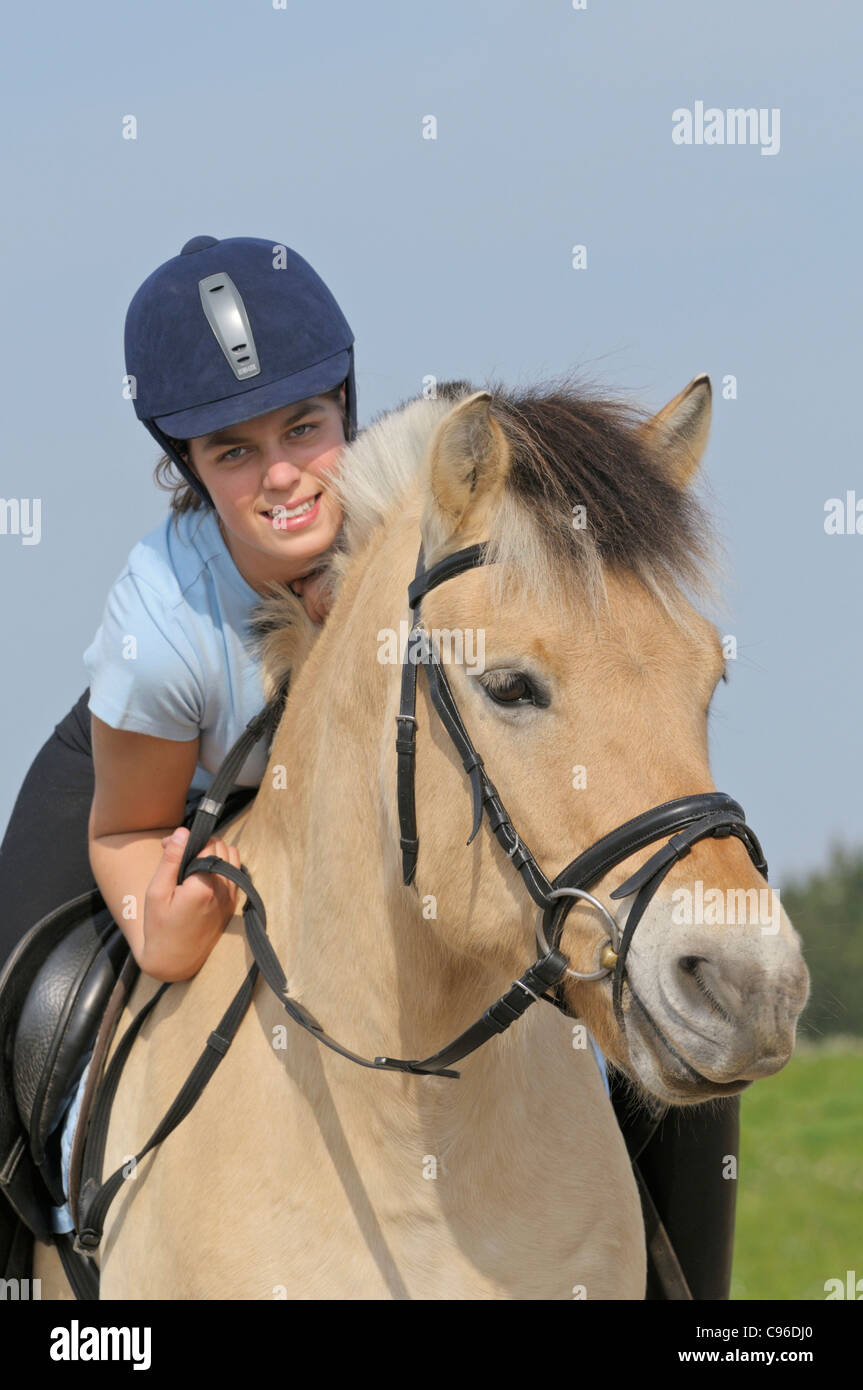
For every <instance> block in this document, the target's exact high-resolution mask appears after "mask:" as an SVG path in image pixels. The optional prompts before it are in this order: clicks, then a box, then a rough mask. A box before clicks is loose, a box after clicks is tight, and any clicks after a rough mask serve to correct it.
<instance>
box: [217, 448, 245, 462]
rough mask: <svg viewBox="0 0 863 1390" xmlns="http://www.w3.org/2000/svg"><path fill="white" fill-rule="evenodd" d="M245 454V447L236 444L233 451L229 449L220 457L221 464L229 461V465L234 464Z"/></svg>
mask: <svg viewBox="0 0 863 1390" xmlns="http://www.w3.org/2000/svg"><path fill="white" fill-rule="evenodd" d="M243 452H244V447H243V445H242V444H235V445H234V447H233V449H228V450H227V451H226V452H225V453H224V454H220V455H219V463H224V462H225V460H227V461H228V463H234V462H236V460H237V459H238V458H239V457H240V454H242V453H243Z"/></svg>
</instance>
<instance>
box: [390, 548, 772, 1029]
mask: <svg viewBox="0 0 863 1390" xmlns="http://www.w3.org/2000/svg"><path fill="white" fill-rule="evenodd" d="M486 563H488V560H487V557H486V547H485V546H484V545H472V546H468V547H466V548H465V549H464V550H459V551H456V552H455V553H454V554H452V555H448V556H446V558H445V559H443V560H441V561H440V562H439V563H438V564H436V565H432V567H431V569H430V570H426V569H425V568H424V565H423V551H422V546H420V553H419V558H418V560H417V569H416V575H415V577H414V580H413V583H412V584H411V585H410V586H409V588H408V601H409V603H410V606H411V608H412V610H413V615H414V621H413V626H412V628H411V631H410V634H409V636H408V644H407V648H406V651H405V660H404V663H403V666H402V684H401V703H400V706H399V712H398V714H397V715H396V722H397V724H398V728H399V733H398V737H397V739H396V752H397V759H398V769H397V782H398V798H397V799H398V814H399V833H400V844H401V851H402V879H403V882H404V883H405V884H410V883H412V882H414V875H415V873H416V866H417V857H418V854H419V838H418V836H417V826H416V808H415V799H414V780H415V767H416V729H417V721H416V691H417V667H418V665H419V664H422V665H423V666H425V668H426V671H427V672H428V681H429V693H430V695H431V700H432V704H433V705H434V707H435V709H436V710H437V712H438V715H439V716H440V719H441V722H442V724H443V726H444V728H445V729H446V731H447V733H448V734H449V736H450V738H451V740H452V742H453V744H454V745H455V749H456V752H457V753H458V755H459V757H460V758H461V761H462V766H463V767H464V770H465V772H466V773H467V774H468V777H469V778H470V783H471V790H472V793H473V828H472V830H471V833H470V837H469V838H468V841H467V843H468V844H470V843H471V841H472V840H473V838H474V836H475V835H476V834H477V832H478V830H479V828H480V825H481V824H482V816H483V811H485V814H486V816H487V817H488V823H489V826H490V828H491V830H492V831H493V833H494V835H495V837H496V838H497V841H498V843H499V844H500V846H501V848H502V849H503V850H504V851H505V853H506V856H507V858H508V859H509V860H510V862H511V863H512V864H513V865H514V867H515V868H516V869H517V871H518V872H519V873H520V874H521V876H522V879H523V881H524V884H525V887H526V888H527V891H528V893H529V894H530V896H531V897H532V898H533V900H534V902H535V903H536V905H537V908H538V912H537V925H536V940H537V948H538V950H539V951H540V953H541V954H540V958H539V959H538V960H537V961H536V963H535V964H534V966H533V969H534V970H537V971H538V970H541V971H543V972H544V973H548V972H549V971H550V970H552V969H555V968H556V967H557V965H558V961H559V958H560V951H559V946H560V939H561V936H562V934H563V927H564V923H565V921H566V917H567V914H568V913H569V912H570V910H571V909H572V906H573V904H574V902H576V901H578V900H582V899H586V900H587V901H589V902H590V903H592V904H593V906H594V907H596V908H597V910H598V911H599V912H600V913H601V914H602V915H603V917H604V919H605V921H606V923H607V925H608V927H609V938H608V941H607V942H606V943H605V944H604V946H603V947H602V948H601V950H600V959H599V965H600V968H599V969H598V970H595V971H592V972H590V973H581V972H579V971H576V970H572V969H571V968H570V967H569V966H568V965H565V966H564V969H563V970H562V971H561V972H560V975H559V976H558V979H557V980H556V981H555V985H556V986H559V984H560V980H561V979H562V976H563V975H564V974H569V975H571V976H573V977H575V978H576V979H579V980H600V979H603V978H604V977H605V976H607V975H609V974H613V981H612V1000H613V1004H614V1012H615V1017H616V1018H617V1022H618V1025H619V1027H620V1028H621V1029H623V1027H624V1020H623V982H624V974H625V970H626V959H627V956H628V955H629V948H630V946H631V944H632V938H633V935H634V932H635V929H636V927H637V926H638V923H639V922H640V921H641V919H642V917H643V916H644V913H645V911H646V909H647V907H648V905H649V903H650V900H651V898H652V897H653V895H654V893H655V892H656V890H657V888H658V887H659V885H660V883H661V882H662V880H663V879H664V878H665V876H666V874H667V873H668V872H669V870H670V869H671V868H672V866H673V865H674V864H675V863H676V862H677V861H678V860H679V859H682V858H683V857H684V855H687V854H688V853H689V851H690V849H691V848H692V846H693V845H694V844H697V843H698V841H699V840H705V839H708V838H710V837H716V838H717V839H722V838H724V837H727V836H729V835H735V836H736V837H737V838H738V839H739V840H741V841H742V842H743V844H744V845H745V847H746V850H747V853H748V854H749V857H750V859H751V860H752V863H753V864H754V865H755V868H756V869H757V871H758V873H760V874H762V875H763V876H764V877H765V878H766V877H767V862H766V860H765V858H764V854H763V852H762V849H761V845H760V844H759V842H758V838H757V836H756V835H755V833H754V832H753V831H752V830H751V829H750V828H749V826H748V825H747V824H746V815H745V812H744V811H743V808H742V807H741V806H740V805H738V803H737V802H736V801H734V800H732V798H731V797H730V796H726V794H725V793H724V792H704V793H701V794H698V795H695V796H683V797H679V798H678V799H677V800H675V801H666V802H664V803H663V804H662V805H660V806H654V807H653V809H652V810H650V811H644V812H643V813H642V814H641V815H640V816H635V817H634V818H633V819H632V820H628V821H626V822H625V823H624V824H623V825H620V826H618V828H617V829H616V830H612V831H611V832H610V833H609V834H608V835H604V836H603V838H602V839H601V840H597V841H596V843H595V844H593V845H591V846H590V848H589V849H586V850H584V851H583V852H582V853H581V854H579V855H578V856H577V857H576V858H575V859H571V860H570V862H569V863H568V864H567V865H566V867H565V868H564V869H561V871H560V873H559V874H558V875H557V877H556V878H554V879H552V880H549V879H548V878H547V876H546V875H545V874H544V873H543V871H542V869H541V868H540V866H539V864H538V863H537V862H536V859H535V858H534V856H533V855H532V854H531V852H530V850H529V849H528V847H527V845H526V844H525V842H524V840H523V839H522V838H521V836H520V835H518V834H517V833H516V830H515V828H514V827H513V824H512V821H511V820H510V817H509V815H508V814H507V810H506V807H505V806H504V804H503V802H502V801H501V799H500V795H499V794H498V791H497V789H496V788H495V786H494V783H493V782H492V781H491V779H490V777H489V776H488V773H487V772H486V770H485V765H484V763H483V760H482V758H481V757H480V755H479V753H477V751H476V749H475V748H474V746H473V743H472V742H471V738H470V735H469V734H468V732H467V729H466V728H465V726H464V723H463V721H462V718H461V715H460V714H459V710H458V706H457V705H456V702H455V698H454V696H453V693H452V690H451V689H450V685H449V681H448V680H447V677H446V673H445V671H444V668H443V666H442V665H441V663H440V661H439V659H438V655H437V652H436V651H435V649H434V644H433V643H432V641H431V638H430V637H429V635H428V633H427V632H426V631H425V629H424V628H423V626H422V619H421V617H420V613H419V608H420V603H421V600H422V597H423V595H424V594H427V593H428V592H429V590H430V589H435V588H437V586H438V584H442V583H443V582H444V581H445V580H447V579H453V578H454V577H455V576H456V575H458V574H462V573H464V571H465V570H468V569H473V568H475V567H477V566H479V565H483V564H486ZM667 836H668V837H670V838H669V839H668V840H667V842H666V843H665V844H664V845H663V846H662V848H661V849H659V850H657V852H656V853H655V854H654V855H652V856H651V858H650V859H648V861H647V863H646V864H644V865H643V866H642V867H641V868H640V869H638V870H637V871H636V872H635V873H634V874H632V875H631V876H630V877H629V878H628V879H627V880H626V882H625V883H623V884H621V886H620V887H619V888H616V889H615V890H614V892H613V893H612V894H611V897H612V898H615V899H623V898H629V897H634V901H633V903H632V906H631V908H630V910H629V914H628V916H627V919H626V926H625V928H624V930H623V934H622V935H619V932H618V925H617V923H616V922H615V920H614V918H613V917H612V916H611V914H610V913H609V912H608V911H607V909H606V908H605V907H604V906H603V904H602V903H600V902H599V901H598V900H597V899H596V898H594V897H593V896H592V895H591V894H590V893H589V892H588V891H587V890H588V889H589V888H590V887H591V886H592V885H593V884H595V883H597V882H598V881H599V880H600V879H601V878H603V877H604V876H605V874H607V873H608V872H609V871H610V870H611V869H613V868H615V866H616V865H617V864H619V863H621V862H622V861H623V860H624V859H628V858H629V857H630V855H632V854H635V853H636V851H638V850H640V849H644V848H645V847H646V846H647V845H651V844H654V843H655V842H656V841H657V840H662V839H665V838H666V837H667ZM543 997H545V998H548V996H547V995H544V996H543ZM551 1002H555V1003H558V1004H559V1005H562V1000H561V997H560V991H559V989H557V997H556V998H554V999H552V1000H551Z"/></svg>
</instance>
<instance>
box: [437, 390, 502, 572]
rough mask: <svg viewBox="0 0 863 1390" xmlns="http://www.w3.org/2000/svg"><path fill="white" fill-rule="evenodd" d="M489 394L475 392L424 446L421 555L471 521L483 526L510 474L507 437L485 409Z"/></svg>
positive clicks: (454, 408)
mask: <svg viewBox="0 0 863 1390" xmlns="http://www.w3.org/2000/svg"><path fill="white" fill-rule="evenodd" d="M491 400H492V396H491V394H490V392H488V391H475V392H474V393H473V395H471V396H467V397H465V399H464V400H462V401H459V403H458V405H456V406H454V407H453V409H452V410H451V411H450V412H449V413H448V414H447V415H445V416H444V418H443V419H442V420H441V422H440V424H439V425H438V427H437V429H436V431H435V434H434V437H433V439H432V442H431V448H430V450H429V474H428V477H429V492H428V495H427V497H426V502H425V507H424V509H423V516H422V523H421V527H422V534H423V542H424V544H425V548H426V553H427V554H429V553H430V551H431V550H434V549H436V548H437V546H438V545H440V544H442V543H443V542H444V541H446V540H448V539H449V537H450V536H452V534H453V533H454V532H455V531H457V530H459V529H460V528H461V529H462V530H466V529H467V527H468V526H469V525H470V526H472V525H473V524H474V522H475V523H476V525H477V526H478V527H481V525H482V519H483V518H484V517H485V514H486V511H487V507H488V503H489V502H491V501H492V500H493V499H494V498H496V497H497V496H499V494H500V492H501V491H502V489H503V487H504V484H505V482H506V478H507V475H508V473H509V465H510V452H509V445H508V444H507V441H506V436H505V435H504V432H503V430H502V429H501V427H500V425H499V424H498V423H497V421H496V420H495V419H494V417H493V416H492V415H491V413H490V411H489V405H490V403H491Z"/></svg>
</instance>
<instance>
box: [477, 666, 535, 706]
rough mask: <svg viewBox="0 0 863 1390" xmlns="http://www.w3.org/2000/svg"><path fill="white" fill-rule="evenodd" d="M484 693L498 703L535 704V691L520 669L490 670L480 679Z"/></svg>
mask: <svg viewBox="0 0 863 1390" xmlns="http://www.w3.org/2000/svg"><path fill="white" fill-rule="evenodd" d="M480 685H481V686H482V688H483V690H484V691H485V693H486V694H487V695H488V696H489V698H490V699H492V700H494V701H495V703H496V704H498V705H535V704H537V703H538V701H537V699H536V692H535V691H534V688H533V686H532V685H531V683H530V681H529V680H528V678H527V676H524V675H522V674H521V672H520V671H491V672H489V673H488V674H487V675H485V676H484V677H483V679H482V680H481V681H480Z"/></svg>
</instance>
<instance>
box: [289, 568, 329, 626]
mask: <svg viewBox="0 0 863 1390" xmlns="http://www.w3.org/2000/svg"><path fill="white" fill-rule="evenodd" d="M291 589H292V590H293V592H294V593H295V594H296V595H297V598H301V599H302V600H303V603H304V604H305V606H306V612H307V613H308V615H309V617H310V618H311V620H312V622H313V623H317V625H318V627H321V626H323V622H324V619H325V618H326V616H327V614H328V613H329V611H330V605H329V599H328V597H327V596H326V595H325V594H324V591H323V573H322V571H321V570H317V571H316V572H315V573H314V574H310V575H307V576H306V577H304V578H302V579H294V580H292V581H291Z"/></svg>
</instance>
